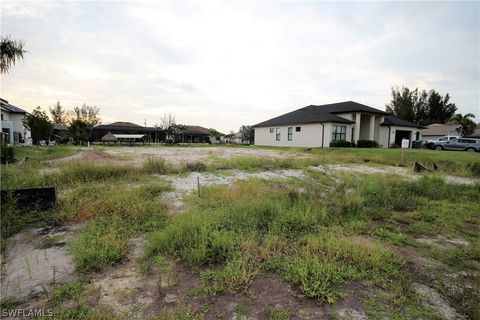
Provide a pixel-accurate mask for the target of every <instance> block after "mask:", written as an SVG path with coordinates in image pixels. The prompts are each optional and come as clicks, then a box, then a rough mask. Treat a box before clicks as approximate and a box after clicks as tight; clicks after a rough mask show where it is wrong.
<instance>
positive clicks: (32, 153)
mask: <svg viewBox="0 0 480 320" xmlns="http://www.w3.org/2000/svg"><path fill="white" fill-rule="evenodd" d="M79 150H81V148H79V147H77V146H72V145H56V146H50V147H45V146H22V147H15V159H16V160H21V159H23V158H29V159H30V160H51V159H57V158H63V157H66V156H69V155H72V154H74V153H75V152H78V151H79Z"/></svg>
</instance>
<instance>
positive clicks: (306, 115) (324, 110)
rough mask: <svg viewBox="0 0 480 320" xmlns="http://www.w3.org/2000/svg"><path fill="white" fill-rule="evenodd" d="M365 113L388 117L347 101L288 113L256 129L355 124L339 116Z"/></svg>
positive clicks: (376, 110) (311, 106) (367, 107)
mask: <svg viewBox="0 0 480 320" xmlns="http://www.w3.org/2000/svg"><path fill="white" fill-rule="evenodd" d="M349 112H364V113H374V114H378V115H388V113H386V112H385V111H381V110H378V109H375V108H372V107H369V106H366V105H364V104H361V103H357V102H354V101H345V102H339V103H331V104H325V105H320V106H315V105H310V106H307V107H304V108H300V109H298V110H295V111H292V112H289V113H286V114H284V115H281V116H279V117H276V118H273V119H270V120H267V121H264V122H260V123H258V124H256V125H254V127H270V126H279V125H290V124H292V125H293V124H302V123H320V122H339V123H353V121H350V120H348V119H345V118H342V117H339V116H337V115H336V114H339V113H349Z"/></svg>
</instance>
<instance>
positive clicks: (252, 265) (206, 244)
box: [146, 176, 480, 315]
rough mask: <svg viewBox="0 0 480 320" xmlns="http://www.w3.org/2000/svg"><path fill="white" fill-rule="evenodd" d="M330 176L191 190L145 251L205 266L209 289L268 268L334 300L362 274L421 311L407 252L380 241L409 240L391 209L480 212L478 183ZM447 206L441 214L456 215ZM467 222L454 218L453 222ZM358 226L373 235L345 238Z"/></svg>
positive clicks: (236, 284) (230, 289) (244, 281)
mask: <svg viewBox="0 0 480 320" xmlns="http://www.w3.org/2000/svg"><path fill="white" fill-rule="evenodd" d="M329 179H331V180H333V179H332V178H328V177H324V178H323V180H321V182H320V180H313V181H310V182H307V181H305V182H304V185H303V188H302V189H301V190H302V191H301V192H299V191H298V190H297V188H296V183H291V184H288V183H287V184H285V183H279V182H275V181H262V180H256V179H254V180H249V181H243V182H237V183H236V184H235V186H234V187H230V188H227V187H209V188H206V190H204V193H203V195H202V197H201V198H198V197H196V196H191V197H190V198H188V199H187V201H188V202H189V203H190V210H189V211H188V212H186V213H184V214H180V215H176V216H174V217H172V218H171V219H170V220H169V222H168V223H167V225H166V227H165V228H164V229H163V230H160V231H157V232H154V233H153V234H152V236H151V238H150V242H149V245H148V246H147V251H146V257H147V259H154V257H156V256H157V255H162V256H164V255H169V256H171V257H175V258H180V259H182V260H184V261H185V262H186V263H188V264H189V265H191V266H195V267H201V268H202V270H203V271H202V272H201V274H202V279H203V280H204V286H205V287H204V290H205V292H206V293H215V294H218V293H222V292H224V293H234V292H242V291H245V290H246V289H247V288H248V287H249V285H250V284H251V283H252V281H253V279H254V278H255V277H256V276H257V275H259V274H260V273H262V272H264V271H265V270H270V271H273V272H275V273H277V274H279V275H280V276H281V277H282V278H283V279H284V280H285V281H287V282H289V283H292V284H295V285H298V288H299V289H300V290H301V291H302V293H303V294H304V295H306V296H309V297H312V298H314V299H316V300H317V301H319V302H323V301H328V302H334V301H336V300H337V299H338V298H340V297H343V296H345V292H344V291H343V285H344V284H345V283H347V282H351V281H356V280H365V279H367V280H370V281H371V282H372V283H374V284H376V285H377V286H379V287H381V288H383V289H384V290H386V291H387V292H389V295H388V297H389V298H388V299H390V300H389V303H392V304H394V305H396V308H397V309H398V310H401V309H405V310H407V309H409V308H410V309H411V310H413V311H411V312H412V313H411V314H422V315H423V314H426V313H425V312H423V311H421V312H420V311H418V310H419V309H418V308H420V309H421V308H422V307H421V304H420V303H419V301H418V299H417V298H416V296H415V295H414V294H412V293H411V292H410V289H409V287H410V283H411V282H412V281H413V279H412V277H411V276H410V270H409V269H408V268H407V267H406V266H405V264H404V263H405V262H404V260H403V259H402V258H401V257H400V256H398V255H397V254H396V253H394V252H392V251H390V250H389V249H387V248H386V247H385V246H382V245H380V244H378V243H380V242H385V241H386V242H388V243H390V244H393V245H408V244H415V241H414V239H413V238H412V237H411V236H410V235H409V233H410V232H411V231H410V230H399V229H392V228H390V226H391V224H392V222H393V221H395V217H396V216H395V212H397V210H406V211H408V212H415V210H421V209H422V208H424V205H425V203H428V202H429V201H446V202H452V201H461V202H462V203H464V204H465V205H467V206H470V207H469V208H472V209H477V211H476V212H479V211H478V209H479V208H480V192H478V191H479V189H478V188H479V186H478V185H474V186H471V185H470V186H456V187H455V188H452V187H451V185H449V184H446V183H445V182H444V181H443V180H442V179H439V178H437V177H423V178H422V179H420V180H419V181H404V180H398V181H397V180H395V179H391V178H388V177H381V176H369V177H364V178H362V179H360V178H353V177H346V176H344V177H342V179H341V181H342V182H340V185H338V186H337V188H335V189H334V188H332V187H331V186H332V181H329ZM319 182H320V183H319ZM452 211H453V213H452ZM452 211H450V212H449V213H447V212H443V213H441V214H442V217H443V216H448V215H452V214H453V215H455V209H453V208H452ZM460 215H461V213H460ZM471 218H472V217H471V216H469V219H471ZM443 219H446V217H443ZM468 221H470V222H471V220H468ZM468 221H467V220H465V219H460V221H459V222H458V223H459V226H462V225H464V224H466V223H468ZM358 232H360V233H365V234H367V235H368V236H370V237H372V241H370V242H358V241H356V240H355V238H354V237H353V238H351V235H354V234H356V233H358ZM374 238H377V239H378V241H377V242H378V243H376V242H375V241H374ZM422 310H423V309H422ZM417 311H418V312H420V313H417Z"/></svg>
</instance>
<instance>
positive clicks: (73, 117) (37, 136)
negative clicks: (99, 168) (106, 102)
mask: <svg viewBox="0 0 480 320" xmlns="http://www.w3.org/2000/svg"><path fill="white" fill-rule="evenodd" d="M49 111H50V115H51V117H52V120H50V118H49V116H48V115H47V113H46V112H45V111H44V110H42V108H41V107H40V106H38V107H37V108H35V109H34V110H33V111H32V112H31V113H28V114H27V115H26V116H25V118H24V120H23V124H24V125H25V127H26V128H28V129H29V130H30V134H31V137H32V140H33V144H36V145H38V144H39V143H40V141H42V140H45V142H46V143H47V144H48V141H49V140H50V138H51V137H52V134H53V130H54V124H57V125H61V126H63V127H65V128H67V130H68V135H69V137H71V138H72V139H73V140H74V141H75V142H76V143H83V142H86V141H88V140H89V139H90V138H91V131H92V128H93V127H94V126H96V125H97V124H99V123H100V117H99V113H100V108H98V107H97V106H89V105H87V104H85V103H84V104H83V105H82V106H80V107H74V108H73V109H72V110H66V109H65V108H64V107H63V106H62V105H61V104H60V102H59V101H58V102H57V103H56V104H55V105H54V106H53V107H51V108H49Z"/></svg>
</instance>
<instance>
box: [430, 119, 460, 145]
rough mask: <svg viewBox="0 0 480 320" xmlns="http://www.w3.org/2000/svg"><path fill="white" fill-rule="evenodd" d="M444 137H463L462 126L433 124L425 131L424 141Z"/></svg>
mask: <svg viewBox="0 0 480 320" xmlns="http://www.w3.org/2000/svg"><path fill="white" fill-rule="evenodd" d="M443 136H453V137H461V136H462V126H461V125H459V124H443V123H432V124H429V125H428V126H426V128H425V130H423V133H422V137H423V140H425V141H426V140H436V139H438V138H441V137H443Z"/></svg>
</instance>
